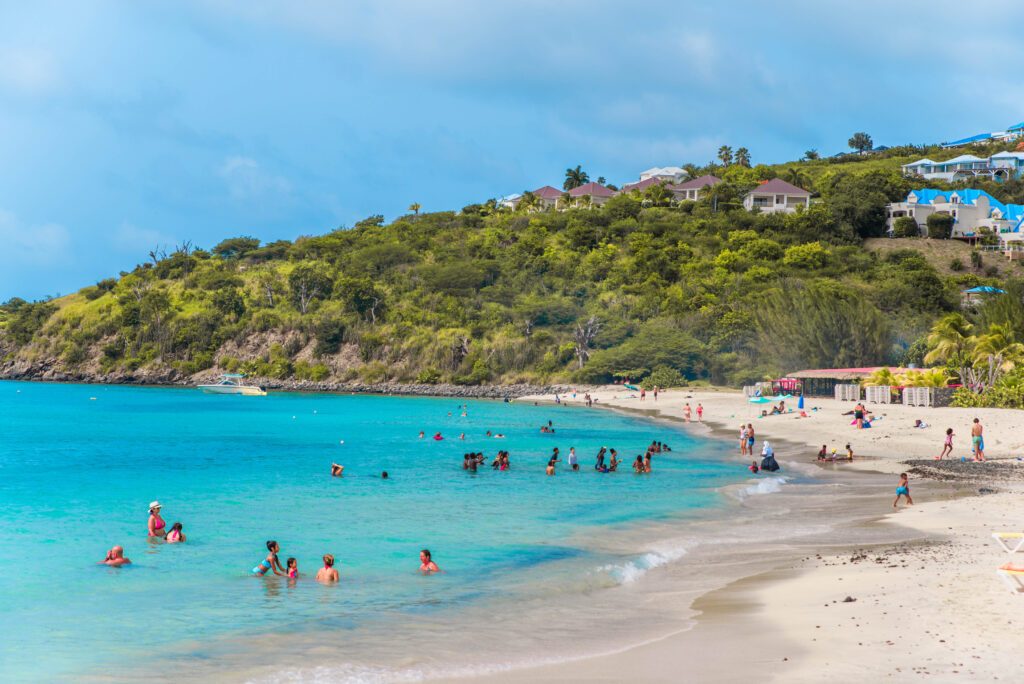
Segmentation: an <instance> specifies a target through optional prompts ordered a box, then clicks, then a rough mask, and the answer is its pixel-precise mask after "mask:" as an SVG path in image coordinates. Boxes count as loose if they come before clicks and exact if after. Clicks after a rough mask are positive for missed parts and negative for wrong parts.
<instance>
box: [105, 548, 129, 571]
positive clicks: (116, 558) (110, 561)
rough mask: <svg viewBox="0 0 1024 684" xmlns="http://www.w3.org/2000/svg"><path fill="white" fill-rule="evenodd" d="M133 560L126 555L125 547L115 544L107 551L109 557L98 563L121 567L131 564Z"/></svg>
mask: <svg viewBox="0 0 1024 684" xmlns="http://www.w3.org/2000/svg"><path fill="white" fill-rule="evenodd" d="M131 563H132V562H131V561H130V560H128V559H127V558H125V557H124V548H122V547H120V546H115V547H113V548H111V549H110V550H109V551H107V557H106V558H104V559H103V560H101V561H100V562H99V563H98V564H97V565H109V566H111V567H115V568H116V567H120V566H122V565H131Z"/></svg>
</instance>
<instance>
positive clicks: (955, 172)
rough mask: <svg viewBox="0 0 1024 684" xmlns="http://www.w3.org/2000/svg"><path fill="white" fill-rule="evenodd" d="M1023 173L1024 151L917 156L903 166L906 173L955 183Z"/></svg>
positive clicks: (999, 178)
mask: <svg viewBox="0 0 1024 684" xmlns="http://www.w3.org/2000/svg"><path fill="white" fill-rule="evenodd" d="M1022 172H1024V152H1000V153H999V154H994V155H992V156H991V157H975V156H974V155H971V154H962V155H960V156H959V157H954V158H953V159H949V160H946V161H941V162H937V161H932V160H931V159H918V160H917V161H915V162H911V163H910V164H904V165H903V175H905V176H920V177H921V178H927V179H928V180H936V179H938V180H944V181H947V182H950V183H952V182H954V181H958V180H967V179H968V178H974V177H979V176H980V177H985V178H991V179H993V180H999V181H1004V180H1007V179H1009V178H1016V177H1018V176H1020V175H1021V173H1022Z"/></svg>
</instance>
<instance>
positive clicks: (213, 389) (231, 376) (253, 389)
mask: <svg viewBox="0 0 1024 684" xmlns="http://www.w3.org/2000/svg"><path fill="white" fill-rule="evenodd" d="M244 377H245V376H244V375H241V374H238V373H228V374H225V375H221V376H220V382H218V383H217V384H215V385H199V387H198V389H201V390H202V391H203V392H205V393H206V394H241V395H242V396H246V397H265V396H267V390H266V388H265V387H258V386H256V385H243V384H242V378H244Z"/></svg>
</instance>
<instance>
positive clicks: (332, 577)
mask: <svg viewBox="0 0 1024 684" xmlns="http://www.w3.org/2000/svg"><path fill="white" fill-rule="evenodd" d="M316 579H317V581H318V582H337V581H338V571H337V570H335V569H334V556H332V555H331V554H329V553H328V554H327V555H325V556H324V567H322V568H320V570H318V571H317V573H316Z"/></svg>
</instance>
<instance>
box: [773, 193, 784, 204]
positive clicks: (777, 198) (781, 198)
mask: <svg viewBox="0 0 1024 684" xmlns="http://www.w3.org/2000/svg"><path fill="white" fill-rule="evenodd" d="M775 203H776V204H785V203H786V196H785V195H776V196H775Z"/></svg>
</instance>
